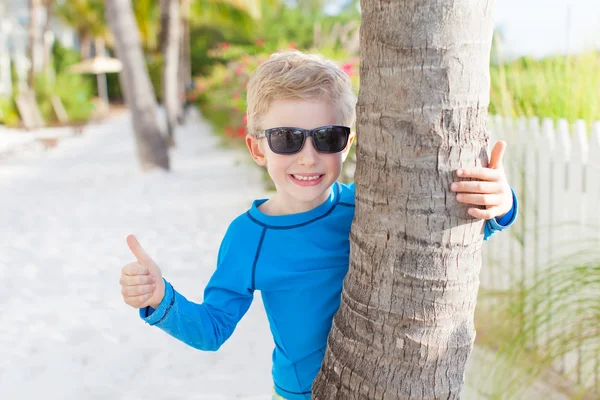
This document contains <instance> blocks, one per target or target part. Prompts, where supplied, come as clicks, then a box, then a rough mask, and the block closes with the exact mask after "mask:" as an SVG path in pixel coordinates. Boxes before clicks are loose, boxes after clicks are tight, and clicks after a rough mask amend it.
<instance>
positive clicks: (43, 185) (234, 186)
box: [0, 115, 273, 400]
mask: <svg viewBox="0 0 600 400" xmlns="http://www.w3.org/2000/svg"><path fill="white" fill-rule="evenodd" d="M177 141H178V147H177V149H175V150H174V151H173V152H172V154H171V160H172V172H171V173H168V174H166V173H162V172H153V173H150V174H147V175H142V174H141V172H139V170H138V165H137V159H136V156H135V151H134V142H133V135H132V133H131V126H130V121H129V119H128V118H127V116H126V115H125V116H124V117H121V118H118V119H116V120H112V121H109V122H107V123H104V124H102V125H94V126H91V127H89V128H88V129H86V133H85V135H84V136H83V137H77V138H69V139H66V140H64V141H63V142H61V143H60V144H59V146H58V147H57V148H55V149H53V150H51V151H49V152H46V153H36V154H35V155H31V154H28V155H27V156H23V157H11V158H8V159H3V160H0V193H2V196H1V200H0V221H2V222H1V228H0V285H1V286H0V304H1V305H2V307H1V308H0V399H11V400H13V399H40V398H44V399H47V400H51V399H74V400H79V399H82V400H83V399H90V400H92V399H103V400H105V399H210V400H220V399H248V400H249V399H266V398H269V393H270V391H271V385H272V383H271V378H270V368H271V361H270V357H271V351H272V347H273V341H272V338H271V336H270V333H269V330H268V326H267V321H266V317H265V316H264V311H263V309H262V304H261V302H260V296H258V295H257V296H256V300H255V301H254V304H253V306H252V307H251V309H250V311H249V312H248V314H247V315H246V316H245V318H244V319H243V320H242V322H241V323H240V324H239V326H238V329H237V330H236V332H234V334H233V336H232V337H231V339H230V340H229V341H228V342H227V343H225V344H224V345H223V347H222V348H221V350H220V351H219V352H216V353H205V352H200V351H197V350H195V349H193V348H191V347H189V346H187V345H184V344H183V343H181V342H179V341H177V340H175V339H173V338H171V337H170V336H168V335H167V334H165V333H163V332H162V331H160V330H159V329H158V328H155V327H150V326H149V325H147V324H145V323H144V322H143V321H142V320H141V319H139V317H138V316H137V310H134V309H133V308H131V307H129V306H127V305H126V304H125V303H124V302H123V301H122V297H121V294H120V285H119V283H118V281H119V275H120V269H121V267H122V266H123V265H124V264H126V263H128V262H131V261H134V259H133V256H131V255H130V253H129V250H128V248H127V245H126V243H125V237H126V236H127V234H129V233H134V234H136V235H137V236H138V239H139V240H140V242H141V243H142V245H143V246H144V247H145V248H146V249H147V251H148V252H149V253H150V254H151V255H152V256H154V257H155V260H156V261H157V262H158V264H159V265H160V266H161V268H162V270H163V273H164V275H165V276H166V277H167V278H168V279H169V280H170V281H171V282H172V283H173V284H174V286H175V287H176V288H177V289H178V290H179V291H180V292H182V293H184V294H185V295H186V296H187V297H188V299H191V300H194V301H201V300H202V295H203V288H204V286H205V284H206V282H207V280H208V278H209V277H210V275H211V273H212V271H213V270H214V266H215V261H216V255H217V251H218V246H219V243H220V241H221V238H222V236H223V234H224V232H225V229H226V228H227V226H228V224H229V222H230V220H231V219H232V218H234V217H235V216H237V215H238V214H240V213H242V212H244V211H245V210H246V209H247V208H248V207H249V206H250V203H251V201H252V200H253V199H254V198H258V197H263V196H264V195H265V194H264V191H263V186H262V185H261V176H260V173H259V171H258V170H257V169H256V168H253V167H252V166H251V165H250V164H249V163H247V158H246V157H245V155H244V154H243V153H242V152H239V151H232V150H225V149H221V148H219V147H218V145H217V144H218V141H217V139H216V138H215V137H213V136H211V135H210V133H209V128H208V126H207V125H206V124H205V123H203V122H201V121H197V123H195V124H191V125H187V126H185V127H183V128H181V129H180V130H179V131H178V132H177Z"/></svg>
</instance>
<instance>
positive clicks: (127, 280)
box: [119, 264, 156, 286]
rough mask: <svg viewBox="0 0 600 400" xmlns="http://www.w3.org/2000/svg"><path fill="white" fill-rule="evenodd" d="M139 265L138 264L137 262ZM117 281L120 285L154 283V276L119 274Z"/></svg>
mask: <svg viewBox="0 0 600 400" xmlns="http://www.w3.org/2000/svg"><path fill="white" fill-rule="evenodd" d="M138 265H139V264H138ZM119 283H120V284H121V285H122V286H137V285H149V284H152V283H156V278H155V277H154V276H152V275H132V276H130V275H125V274H123V275H121V280H119Z"/></svg>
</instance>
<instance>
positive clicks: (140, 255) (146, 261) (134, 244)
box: [127, 235, 154, 265]
mask: <svg viewBox="0 0 600 400" xmlns="http://www.w3.org/2000/svg"><path fill="white" fill-rule="evenodd" d="M127 246H129V250H131V252H132V253H133V255H134V256H135V258H136V259H137V260H138V262H139V263H140V264H143V265H152V264H154V261H153V260H152V258H150V256H149V255H148V253H146V251H145V250H144V249H143V248H142V245H141V244H140V242H138V240H137V239H136V237H135V236H133V235H129V236H127Z"/></svg>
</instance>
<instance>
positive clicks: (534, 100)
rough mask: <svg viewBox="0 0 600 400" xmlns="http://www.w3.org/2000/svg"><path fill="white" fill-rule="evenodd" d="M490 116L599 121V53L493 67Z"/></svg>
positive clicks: (527, 59)
mask: <svg viewBox="0 0 600 400" xmlns="http://www.w3.org/2000/svg"><path fill="white" fill-rule="evenodd" d="M491 81H492V85H491V98H490V108H489V110H490V113H492V114H500V115H505V116H513V117H515V116H527V117H530V116H537V117H540V118H546V117H547V118H553V119H555V120H557V119H559V118H566V119H568V120H569V121H571V122H573V121H575V120H577V119H584V120H586V121H587V122H588V123H589V124H591V123H592V122H593V121H595V120H600V53H598V52H590V53H586V54H581V55H572V56H568V57H549V58H545V59H542V60H534V59H532V58H530V57H522V58H519V59H517V60H515V61H513V62H511V63H509V64H502V63H500V64H496V65H492V67H491Z"/></svg>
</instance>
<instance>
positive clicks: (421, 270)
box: [313, 0, 494, 400]
mask: <svg viewBox="0 0 600 400" xmlns="http://www.w3.org/2000/svg"><path fill="white" fill-rule="evenodd" d="M493 6H494V2H493V1H488V0H467V1H462V2H455V1H453V0H409V1H406V0H390V1H386V2H379V1H363V2H362V26H361V39H360V52H361V69H360V79H361V88H360V95H359V100H358V106H357V117H358V120H357V128H358V132H357V138H358V146H357V150H356V152H357V160H358V162H357V169H356V175H355V180H356V215H355V219H354V222H353V224H352V231H351V235H350V240H351V251H350V253H351V254H350V264H351V265H350V270H349V272H348V275H347V276H346V279H345V281H344V288H343V292H342V299H341V306H340V309H339V310H338V312H337V313H336V315H335V318H334V321H333V327H332V330H331V332H330V335H329V339H328V346H327V351H326V354H325V358H324V361H323V365H322V368H321V371H320V373H319V376H318V377H317V379H316V380H315V383H314V384H313V398H314V399H319V400H331V399H340V400H341V399H343V400H352V399H361V400H367V399H458V398H460V393H461V390H462V387H463V383H464V372H465V366H466V364H467V360H468V358H469V355H470V353H471V350H472V347H473V342H474V339H475V328H474V321H473V320H474V311H475V301H476V297H477V291H478V286H479V278H478V276H479V270H480V267H481V245H482V234H481V233H482V223H483V222H482V221H481V220H473V219H472V218H471V217H470V216H469V215H468V214H467V207H464V206H462V205H460V204H459V203H457V201H456V199H455V197H454V195H453V193H452V192H450V187H449V186H450V183H451V182H452V181H453V180H454V179H453V171H455V170H456V169H458V168H460V167H465V166H471V167H472V166H476V165H484V166H485V165H487V150H486V149H487V145H488V140H489V139H488V134H487V130H486V119H487V106H488V103H489V87H490V79H489V76H490V75H489V57H490V48H491V41H492V30H493V23H492V10H493V8H494V7H493Z"/></svg>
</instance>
